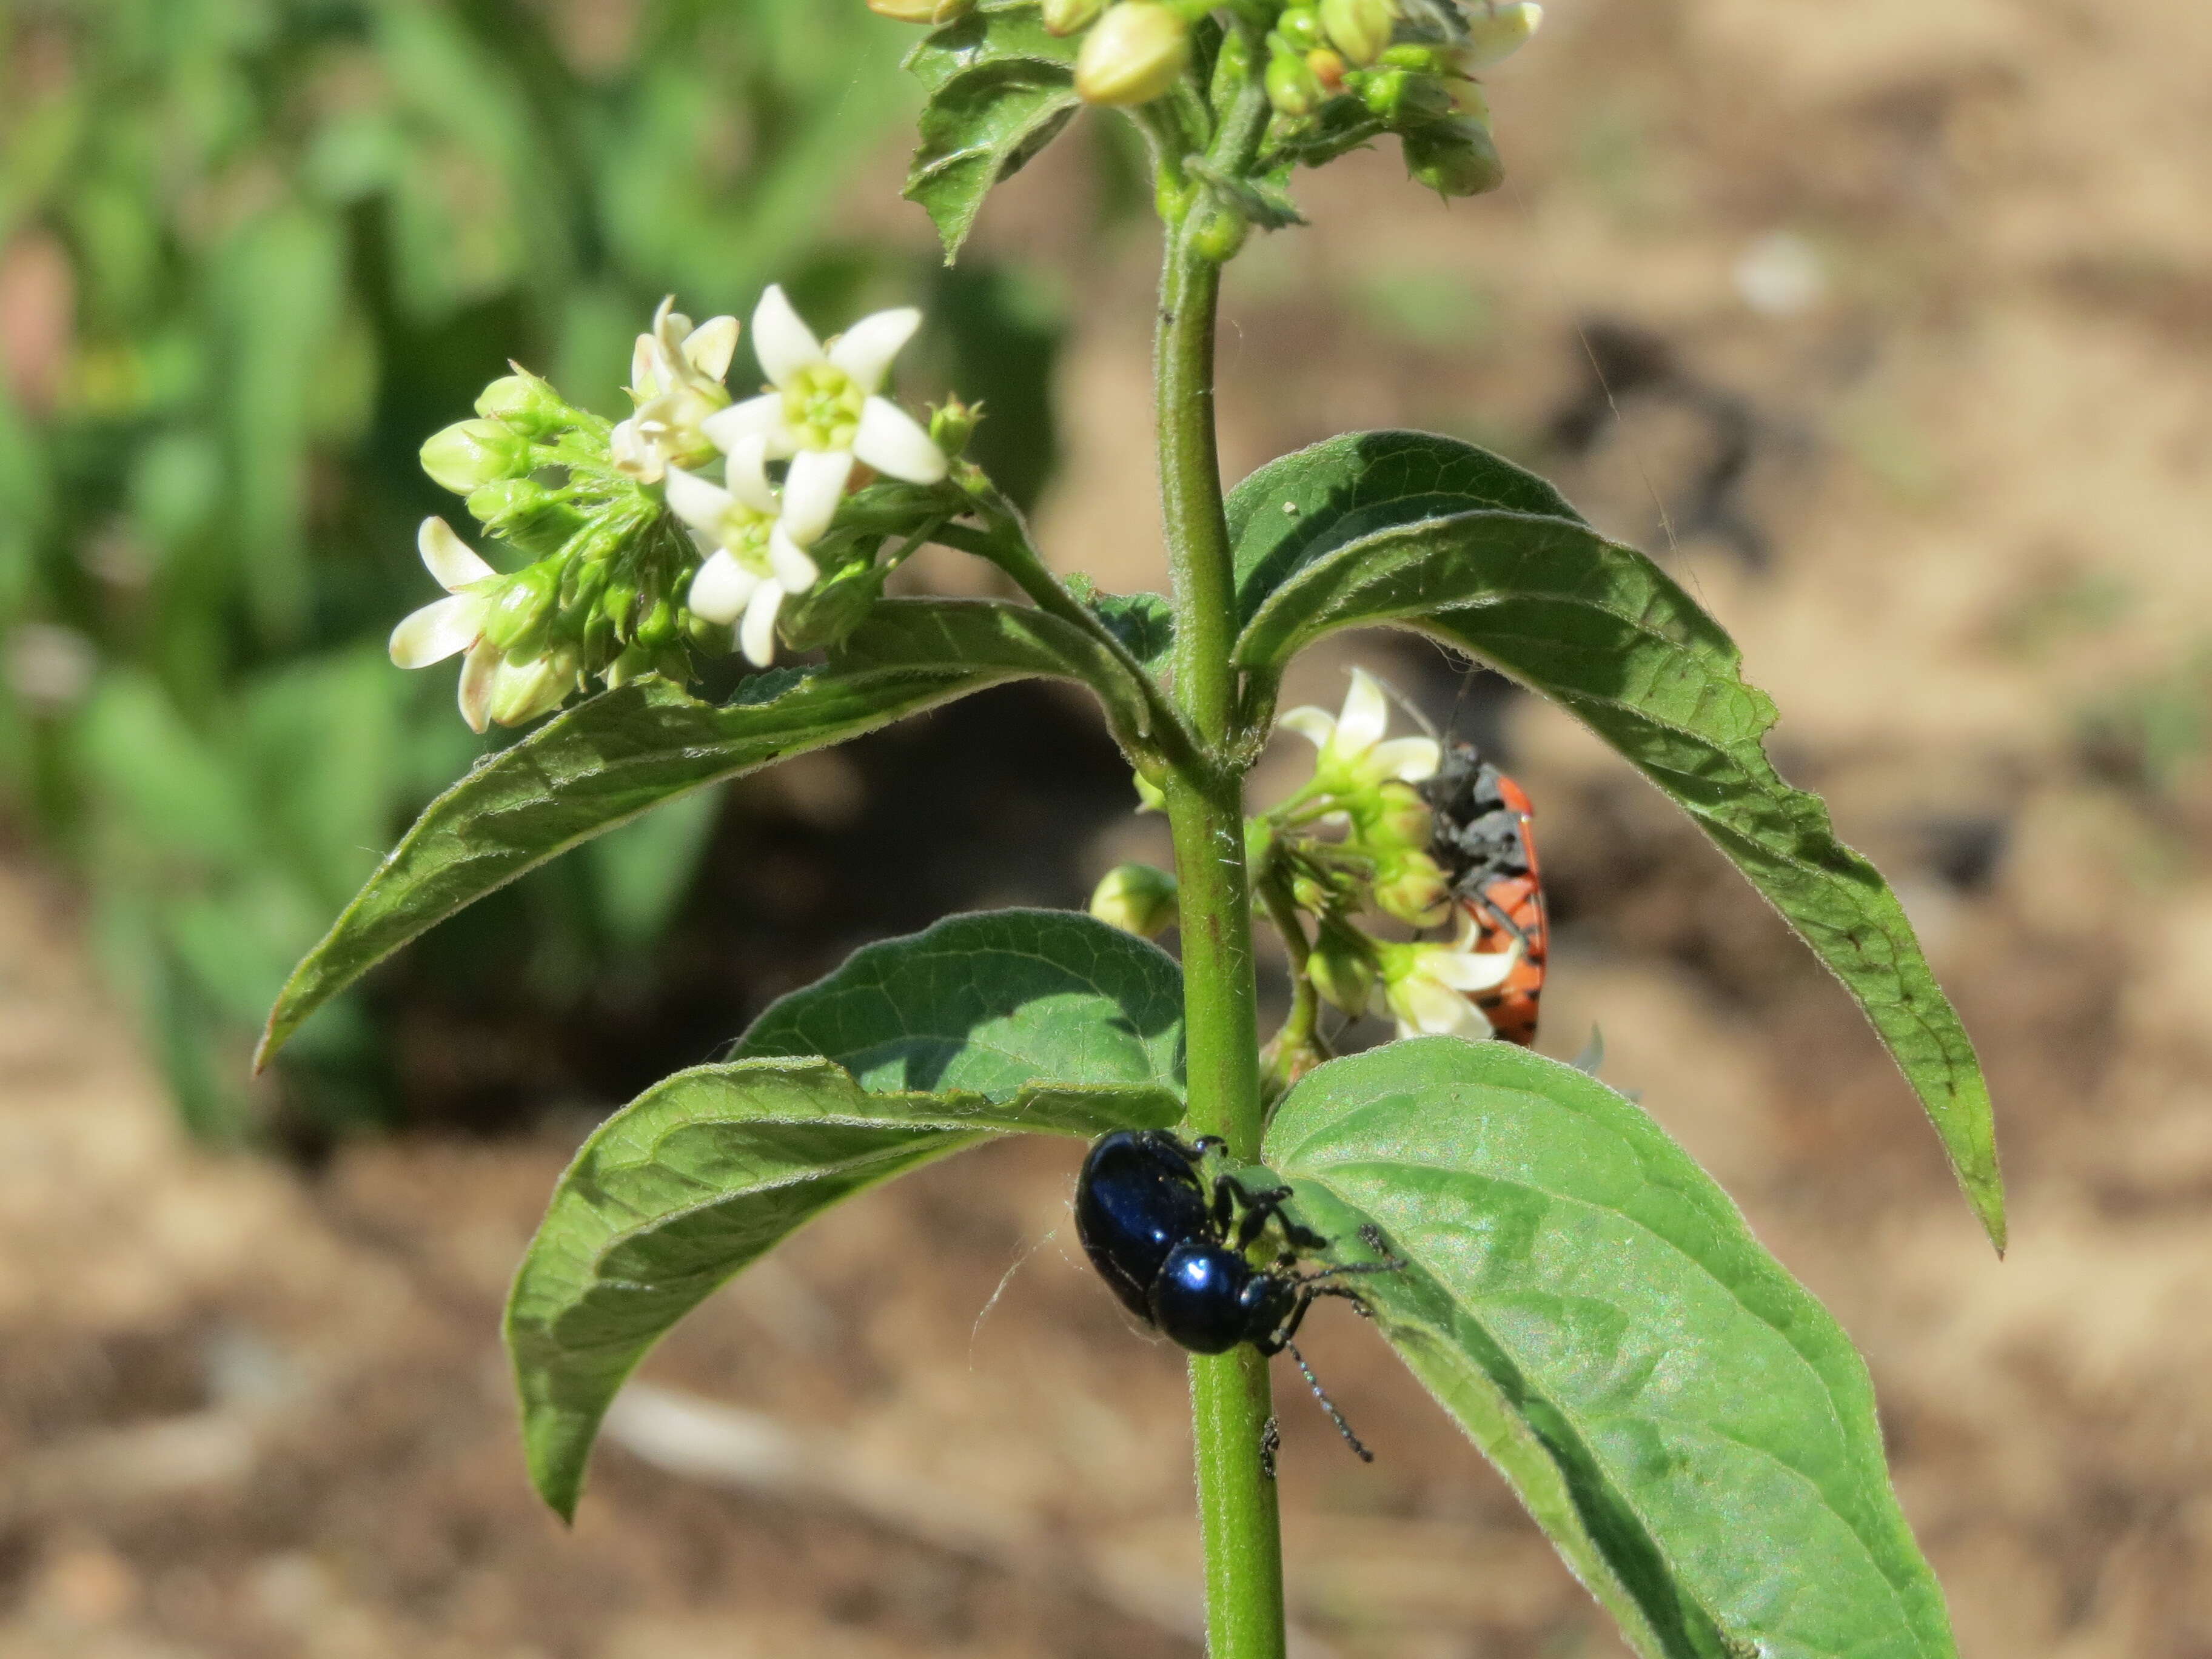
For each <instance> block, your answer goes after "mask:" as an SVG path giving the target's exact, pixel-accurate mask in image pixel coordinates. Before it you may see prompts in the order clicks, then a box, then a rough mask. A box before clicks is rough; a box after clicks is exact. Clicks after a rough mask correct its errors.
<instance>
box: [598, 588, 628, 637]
mask: <svg viewBox="0 0 2212 1659" xmlns="http://www.w3.org/2000/svg"><path fill="white" fill-rule="evenodd" d="M599 614H600V615H601V616H603V617H605V618H606V619H607V620H608V621H609V622H611V623H613V624H614V629H615V637H616V638H617V639H618V640H620V641H622V642H623V644H624V645H628V644H629V641H630V628H631V624H632V623H635V621H636V620H637V584H636V583H635V582H629V581H621V582H615V583H613V584H611V586H609V587H608V589H607V591H606V592H605V594H604V595H603V596H602V597H601V598H600V600H599Z"/></svg>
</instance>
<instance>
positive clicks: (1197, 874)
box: [1153, 221, 1284, 1659]
mask: <svg viewBox="0 0 2212 1659" xmlns="http://www.w3.org/2000/svg"><path fill="white" fill-rule="evenodd" d="M1220 283H1221V272H1220V268H1219V267H1218V265H1216V264H1213V263H1212V261H1211V260H1209V259H1206V258H1204V257H1202V256H1201V255H1200V254H1199V253H1198V252H1196V251H1195V250H1194V249H1192V248H1191V247H1190V246H1189V245H1188V240H1187V238H1186V237H1185V235H1184V234H1183V228H1182V225H1181V224H1180V223H1179V222H1173V221H1171V222H1170V224H1169V227H1168V234H1167V252H1166V258H1165V269H1164V273H1163V276H1162V278H1161V283H1160V314H1159V331H1158V339H1157V343H1156V346H1155V349H1154V356H1153V367H1154V371H1155V380H1156V390H1157V395H1158V427H1159V464H1160V494H1161V502H1162V507H1163V511H1164V517H1165V520H1166V530H1167V544H1168V561H1169V565H1170V569H1171V571H1172V573H1173V574H1174V578H1175V604H1176V647H1175V675H1176V699H1177V701H1178V702H1180V703H1181V704H1182V710H1183V714H1184V716H1185V718H1186V719H1188V721H1189V722H1190V725H1191V726H1192V728H1193V729H1194V731H1195V732H1196V733H1197V735H1198V738H1199V741H1200V745H1201V747H1202V750H1203V751H1204V762H1205V763H1204V765H1203V766H1202V767H1191V768H1177V769H1176V770H1174V771H1173V772H1172V773H1171V774H1170V776H1169V778H1168V781H1167V786H1166V790H1167V804H1168V819H1169V823H1170V827H1171V829H1173V832H1174V836H1175V847H1176V872H1177V874H1178V877H1179V878H1180V881H1181V884H1182V894H1181V901H1182V908H1181V924H1182V964H1183V987H1184V989H1183V997H1184V1023H1185V1029H1186V1030H1187V1032H1188V1043H1189V1071H1190V1119H1189V1121H1190V1126H1191V1127H1192V1128H1193V1129H1194V1131H1195V1132H1196V1133H1200V1134H1210V1135H1218V1136H1220V1137H1221V1139H1224V1140H1225V1141H1226V1142H1227V1143H1228V1146H1229V1153H1230V1156H1231V1158H1235V1159H1236V1160H1237V1161H1238V1162H1243V1163H1249V1162H1252V1161H1255V1160H1256V1159H1257V1158H1258V1157H1259V1152H1260V1131H1261V1095H1260V1072H1259V1019H1258V1010H1257V997H1256V994H1255V987H1254V983H1253V969H1252V898H1251V891H1250V887H1249V882H1248V880H1247V878H1246V874H1245V860H1244V808H1243V787H1242V783H1243V780H1242V773H1241V769H1239V768H1238V767H1237V766H1235V765H1234V764H1225V759H1226V751H1227V750H1229V749H1230V748H1231V745H1232V744H1233V743H1234V741H1235V738H1236V732H1235V728H1234V725H1233V722H1234V719H1235V714H1236V702H1237V677H1236V672H1235V670H1234V669H1233V668H1232V667H1231V664H1230V659H1229V653H1230V647H1231V643H1232V642H1233V641H1234V638H1235V629H1236V622H1237V607H1236V581H1235V573H1234V570H1233V568H1232V566H1231V557H1230V547H1229V530H1228V525H1227V522H1226V520H1225V519H1224V517H1223V513H1222V504H1221V471H1220V465H1219V462H1218V459H1217V458H1216V455H1215V451H1214V434H1213V329H1214V314H1215V307H1216V305H1217V302H1218V296H1219V293H1220ZM1190 1397H1191V1418H1192V1424H1193V1428H1194V1435H1195V1440H1196V1447H1197V1466H1198V1467H1197V1474H1198V1509H1199V1529H1200V1536H1201V1537H1202V1539H1203V1541H1204V1543H1205V1548H1206V1651H1207V1653H1208V1654H1209V1655H1211V1656H1212V1659H1281V1656H1282V1653H1283V1638H1284V1628H1283V1558H1282V1541H1281V1537H1280V1533H1279V1523H1278V1521H1277V1518H1276V1512H1275V1486H1274V1482H1273V1480H1271V1479H1270V1478H1269V1477H1268V1475H1267V1472H1266V1470H1265V1469H1264V1468H1263V1467H1262V1464H1261V1439H1262V1437H1263V1435H1264V1434H1265V1432H1266V1430H1267V1420H1268V1418H1269V1415H1270V1400H1269V1387H1268V1376H1267V1360H1266V1359H1264V1358H1261V1356H1260V1354H1259V1353H1258V1352H1257V1351H1256V1350H1255V1349H1254V1348H1253V1347H1252V1346H1251V1345H1249V1343H1240V1344H1238V1345H1237V1347H1236V1348H1235V1349H1233V1350H1232V1351H1231V1352H1228V1353H1225V1354H1214V1355H1204V1354H1197V1355H1193V1356H1192V1358H1191V1361H1190Z"/></svg>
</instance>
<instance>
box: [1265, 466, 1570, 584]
mask: <svg viewBox="0 0 2212 1659" xmlns="http://www.w3.org/2000/svg"><path fill="white" fill-rule="evenodd" d="M1475 507H1496V508H1498V509H1500V510H1502V511H1504V512H1508V513H1545V514H1547V515H1549V516H1551V517H1553V518H1560V519H1578V518H1579V517H1580V516H1581V515H1580V514H1578V513H1576V511H1575V510H1574V508H1573V507H1571V506H1569V505H1568V504H1567V499H1566V497H1565V496H1564V495H1560V494H1559V491H1558V490H1556V489H1553V487H1552V486H1551V485H1550V484H1548V483H1545V482H1544V480H1543V479H1541V478H1540V477H1537V476H1536V475H1535V474H1534V473H1533V472H1530V471H1527V470H1526V469H1525V468H1522V467H1518V466H1516V465H1513V463H1512V462H1510V461H1508V460H1504V459H1501V458H1500V457H1498V456H1496V455H1493V454H1492V453H1490V452H1489V451H1488V450H1486V449H1477V448H1476V447H1474V445H1473V444H1464V443H1462V442H1460V441H1458V440H1457V439H1455V438H1442V437H1438V436H1437V435H1435V434H1434V433H1431V432H1348V433H1346V434H1345V435H1343V436H1341V437H1337V438H1330V439H1328V440H1326V441H1323V442H1322V443H1317V444H1315V445H1314V446H1313V447H1310V448H1308V449H1301V450H1299V451H1298V452H1297V453H1295V454H1291V455H1284V456H1281V457H1279V458H1278V459H1274V460H1272V461H1270V462H1268V463H1267V465H1265V466H1263V467H1261V469H1260V470H1259V471H1256V472H1255V473H1253V474H1252V475H1251V476H1250V477H1248V478H1246V479H1245V480H1244V481H1243V483H1240V484H1238V485H1237V488H1236V489H1232V490H1231V491H1230V492H1229V500H1228V502H1227V511H1228V516H1229V539H1230V544H1231V547H1232V548H1233V549H1234V550H1235V556H1236V561H1237V617H1238V619H1239V620H1240V621H1243V622H1248V623H1249V621H1251V620H1252V616H1253V613H1254V612H1255V611H1258V610H1259V608H1260V606H1261V603H1262V602H1263V601H1265V600H1266V599H1267V596H1268V595H1269V594H1271V593H1273V592H1274V591H1275V590H1276V589H1277V588H1278V587H1280V586H1282V585H1283V584H1284V582H1285V581H1286V580H1289V579H1290V578H1291V575H1293V574H1296V573H1297V571H1299V570H1301V569H1303V568H1304V567H1305V566H1307V565H1309V564H1311V563H1312V562H1314V561H1315V560H1316V559H1318V558H1320V557H1322V556H1323V555H1325V554H1328V553H1333V552H1334V551H1335V550H1337V549H1338V548H1340V547H1342V546H1343V545H1344V544H1346V542H1351V541H1356V540H1358V538H1360V537H1362V536H1367V535H1372V534H1373V533H1374V532H1376V531H1378V530H1386V529H1389V528H1390V527H1391V526H1394V525H1404V524H1415V523H1419V521H1420V520H1424V519H1434V518H1440V517H1442V516H1443V515H1444V514H1446V513H1464V512H1468V511H1469V510H1470V509H1472V508H1475Z"/></svg>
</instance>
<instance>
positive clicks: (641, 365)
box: [629, 334, 660, 398]
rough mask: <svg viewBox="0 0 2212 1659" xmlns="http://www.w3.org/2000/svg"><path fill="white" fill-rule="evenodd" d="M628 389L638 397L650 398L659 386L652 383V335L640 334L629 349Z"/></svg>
mask: <svg viewBox="0 0 2212 1659" xmlns="http://www.w3.org/2000/svg"><path fill="white" fill-rule="evenodd" d="M629 389H630V391H631V392H632V393H633V394H634V395H635V396H637V397H640V398H650V397H651V396H653V393H654V392H658V391H659V390H660V388H659V386H655V385H653V336H651V335H650V334H641V335H639V336H638V337H637V343H635V345H633V346H631V347H630V349H629Z"/></svg>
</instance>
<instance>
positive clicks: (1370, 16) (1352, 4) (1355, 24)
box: [1321, 0, 1398, 68]
mask: <svg viewBox="0 0 2212 1659" xmlns="http://www.w3.org/2000/svg"><path fill="white" fill-rule="evenodd" d="M1397 23H1398V17H1397V10H1396V8H1395V7H1394V6H1392V4H1391V3H1390V0H1321V26H1322V30H1323V31H1324V32H1325V33H1327V34H1328V38H1329V43H1330V44H1331V45H1332V46H1334V47H1335V48H1336V49H1337V50H1338V51H1339V52H1342V53H1343V54H1344V56H1345V58H1346V59H1347V60H1348V61H1349V62H1352V63H1353V64H1359V65H1360V66H1362V67H1363V68H1364V66H1365V65H1367V64H1371V63H1373V62H1374V61H1375V60H1376V58H1380V57H1381V56H1382V55H1383V49H1384V48H1385V47H1387V46H1389V44H1390V31H1391V30H1392V29H1394V28H1395V27H1397Z"/></svg>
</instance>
